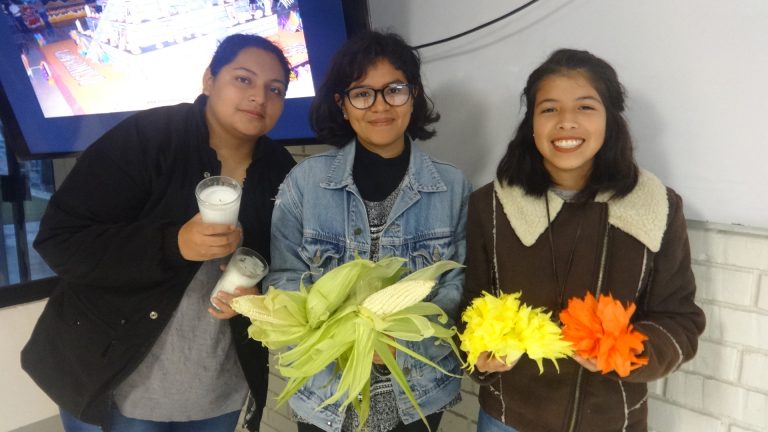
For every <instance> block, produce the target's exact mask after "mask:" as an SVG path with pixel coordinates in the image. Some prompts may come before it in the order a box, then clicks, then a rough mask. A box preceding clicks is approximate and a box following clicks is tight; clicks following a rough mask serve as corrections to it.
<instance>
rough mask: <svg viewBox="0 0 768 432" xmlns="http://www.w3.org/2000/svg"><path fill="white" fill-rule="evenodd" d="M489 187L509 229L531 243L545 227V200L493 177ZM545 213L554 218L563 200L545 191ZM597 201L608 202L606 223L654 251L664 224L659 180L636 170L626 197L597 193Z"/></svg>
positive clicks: (666, 203) (664, 190) (665, 209)
mask: <svg viewBox="0 0 768 432" xmlns="http://www.w3.org/2000/svg"><path fill="white" fill-rule="evenodd" d="M493 188H494V190H495V191H496V196H498V197H499V202H501V207H502V208H503V209H504V214H506V215H507V219H508V220H509V223H510V225H511V226H512V229H513V230H514V231H515V234H517V236H518V237H519V238H520V241H521V242H522V243H523V244H524V245H525V246H531V245H533V244H534V243H536V240H537V239H538V238H539V236H541V234H542V233H543V232H544V231H545V230H546V229H547V218H546V217H542V216H544V215H546V208H545V200H544V199H543V198H539V197H534V196H530V195H527V194H526V193H525V192H524V191H523V189H522V188H520V187H518V186H506V185H504V186H502V185H501V184H500V183H499V181H498V180H494V182H493ZM547 194H548V198H549V212H550V215H551V217H552V219H553V220H554V219H555V217H556V216H557V213H558V212H560V209H561V208H562V207H563V202H564V201H563V199H562V198H560V197H559V196H557V195H556V194H555V193H553V192H552V191H548V192H547ZM595 201H597V202H607V203H608V223H609V224H611V225H613V226H615V227H616V228H618V229H620V230H622V231H624V232H625V233H627V234H629V235H631V236H632V237H634V238H636V239H637V240H639V241H640V242H641V243H643V244H644V245H645V246H646V247H647V248H648V249H650V250H651V251H653V252H658V251H659V248H660V247H661V239H662V237H664V230H665V229H666V226H667V215H668V214H669V201H668V200H667V188H666V187H665V186H664V184H662V183H661V180H659V179H658V178H656V176H654V175H653V174H651V173H649V172H648V171H645V170H642V169H641V170H640V176H639V178H638V181H637V186H635V188H634V189H633V190H632V192H630V193H629V194H628V195H627V196H625V197H622V198H611V194H610V193H600V194H598V195H597V197H595Z"/></svg>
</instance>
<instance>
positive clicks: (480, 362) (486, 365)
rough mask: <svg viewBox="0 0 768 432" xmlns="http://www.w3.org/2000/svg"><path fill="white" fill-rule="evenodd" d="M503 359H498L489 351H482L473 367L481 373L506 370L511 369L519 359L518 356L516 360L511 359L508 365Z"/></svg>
mask: <svg viewBox="0 0 768 432" xmlns="http://www.w3.org/2000/svg"><path fill="white" fill-rule="evenodd" d="M504 360H505V358H504V357H502V358H501V359H499V358H496V357H494V356H492V355H491V352H490V351H483V352H481V353H480V356H479V357H478V358H477V362H476V363H475V367H476V368H477V370H479V371H480V372H482V373H492V372H506V371H508V370H510V369H512V368H513V367H514V366H515V365H516V364H517V361H518V360H520V358H519V357H518V358H517V360H515V361H513V362H512V364H510V365H507V364H506V363H504Z"/></svg>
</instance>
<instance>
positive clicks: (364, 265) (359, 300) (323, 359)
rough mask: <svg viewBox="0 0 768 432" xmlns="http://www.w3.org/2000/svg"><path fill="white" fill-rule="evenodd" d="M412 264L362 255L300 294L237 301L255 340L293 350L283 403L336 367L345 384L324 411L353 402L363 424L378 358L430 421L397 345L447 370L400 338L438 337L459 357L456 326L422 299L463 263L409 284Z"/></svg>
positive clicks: (286, 360) (423, 273) (288, 354)
mask: <svg viewBox="0 0 768 432" xmlns="http://www.w3.org/2000/svg"><path fill="white" fill-rule="evenodd" d="M404 263H405V259H403V258H397V257H392V258H385V259H382V260H380V261H379V262H372V261H369V260H364V259H359V258H358V259H355V260H353V261H350V262H347V263H345V264H343V265H340V266H338V267H336V268H335V269H333V270H331V271H329V272H328V273H326V274H324V275H323V276H322V277H320V278H319V279H318V280H317V281H316V282H315V283H314V284H312V285H310V286H305V285H304V283H303V281H302V282H301V283H300V287H299V291H285V290H281V289H278V288H275V287H270V288H269V290H268V291H267V293H266V294H264V295H258V296H242V297H238V298H235V299H234V300H233V301H232V308H233V309H234V310H235V311H237V312H239V313H241V314H243V315H245V316H247V317H249V318H250V319H251V323H252V324H251V326H250V327H249V329H248V334H249V336H250V337H251V338H253V339H255V340H258V341H260V342H262V343H263V344H264V345H265V346H266V347H268V348H270V349H275V350H279V349H283V348H287V351H285V352H282V353H280V354H279V355H278V370H279V371H280V373H281V374H282V375H283V376H285V377H287V378H288V383H287V385H286V387H285V389H284V390H283V391H282V393H280V395H279V396H278V403H280V404H282V403H284V402H286V401H287V400H288V399H290V397H291V396H292V395H293V394H295V393H296V392H297V391H298V390H299V389H300V388H301V386H302V385H303V384H304V383H305V382H306V381H307V380H308V379H309V378H310V377H312V376H313V375H315V374H316V373H318V372H320V371H321V370H323V369H324V368H326V367H327V366H328V365H330V364H332V363H334V362H335V366H336V368H337V369H338V370H339V371H340V373H341V378H340V381H339V385H338V387H337V389H336V392H335V393H334V394H333V396H331V397H330V398H329V399H328V400H326V401H325V402H324V403H323V405H322V406H326V405H329V404H331V403H334V402H336V401H339V400H342V404H341V408H342V409H344V408H345V407H346V406H347V405H349V404H350V403H351V404H352V406H353V407H354V408H355V410H356V411H357V413H358V416H359V417H360V425H361V427H362V425H364V423H365V419H366V418H367V417H368V413H369V410H370V406H369V404H370V374H371V364H372V359H373V355H374V353H376V354H378V355H379V357H380V358H381V359H382V361H383V362H384V364H385V365H386V366H387V368H389V370H390V372H391V374H392V378H393V379H394V380H395V382H397V384H398V385H400V386H401V387H402V388H403V390H404V392H405V394H406V395H407V396H408V398H409V399H410V401H411V403H412V404H413V406H414V408H415V409H416V411H417V412H418V413H419V415H420V416H421V417H422V420H423V419H424V415H423V414H422V412H421V409H420V408H419V406H418V404H417V403H416V399H415V397H414V395H413V393H412V392H411V390H410V388H409V386H408V383H407V381H406V377H405V375H404V374H403V371H402V370H401V369H400V367H399V366H398V364H397V361H396V360H395V357H394V356H393V355H392V353H391V352H390V347H394V348H396V349H397V350H399V351H400V352H402V353H404V354H407V355H410V356H412V357H414V358H416V359H418V360H419V361H422V362H424V363H426V364H429V365H431V366H433V367H435V368H437V369H439V370H441V371H442V372H444V373H447V372H446V371H444V370H443V369H441V368H440V367H439V366H438V365H436V364H435V363H433V362H432V361H430V360H429V359H427V358H425V357H423V356H421V355H419V354H418V353H416V352H414V351H412V350H410V349H409V348H407V347H405V346H403V345H402V344H401V343H399V342H398V341H397V339H400V340H407V341H421V340H423V339H425V338H428V337H435V338H437V339H439V340H442V341H443V342H445V343H448V344H449V345H450V346H451V347H452V348H453V350H454V353H456V355H457V357H458V349H457V347H456V345H455V344H454V342H453V339H452V336H453V335H454V334H455V332H456V330H455V328H445V327H444V326H443V325H441V324H445V323H447V320H448V317H447V315H446V314H445V312H443V310H442V309H440V307H438V306H437V305H435V304H433V303H427V302H422V300H423V299H424V298H425V297H426V296H427V295H428V294H429V293H430V291H431V290H432V288H433V287H434V285H435V283H436V281H437V279H438V278H439V277H440V275H441V274H442V273H444V272H446V271H449V270H452V269H455V268H459V267H461V265H460V264H458V263H456V262H453V261H440V262H437V263H435V264H433V265H431V266H429V267H426V268H423V269H421V270H418V271H415V272H413V273H411V274H410V275H407V276H406V277H405V278H402V279H401V276H402V274H403V273H404V272H405V271H406V270H405V269H404V267H403V265H404ZM430 317H436V318H437V319H436V321H435V320H430V319H429V318H430ZM358 395H360V396H361V397H360V398H358Z"/></svg>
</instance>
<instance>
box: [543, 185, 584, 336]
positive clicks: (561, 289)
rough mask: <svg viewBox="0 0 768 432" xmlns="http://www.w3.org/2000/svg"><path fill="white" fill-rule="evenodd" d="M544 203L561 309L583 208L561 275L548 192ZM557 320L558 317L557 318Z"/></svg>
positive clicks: (579, 233) (577, 242) (558, 304)
mask: <svg viewBox="0 0 768 432" xmlns="http://www.w3.org/2000/svg"><path fill="white" fill-rule="evenodd" d="M544 204H545V205H546V207H547V234H548V236H547V237H549V251H550V255H551V256H552V272H553V273H554V275H555V284H556V286H557V289H558V292H557V308H558V309H562V308H564V307H565V305H564V304H563V296H564V295H565V284H566V282H568V276H569V275H570V274H571V267H573V256H574V255H575V252H576V245H578V244H579V237H581V226H582V222H584V210H580V214H579V224H578V225H577V226H576V236H575V237H574V239H573V245H571V249H570V251H569V252H568V261H567V263H566V267H565V274H563V275H562V276H561V275H560V272H558V270H557V260H556V259H555V239H554V235H553V234H552V231H553V226H552V217H551V216H550V213H549V192H545V193H544ZM558 321H559V318H558Z"/></svg>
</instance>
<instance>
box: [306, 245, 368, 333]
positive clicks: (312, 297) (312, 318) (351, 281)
mask: <svg viewBox="0 0 768 432" xmlns="http://www.w3.org/2000/svg"><path fill="white" fill-rule="evenodd" d="M374 266H375V264H374V263H373V262H372V261H369V260H364V259H355V260H352V261H349V262H347V263H344V264H342V265H340V266H338V267H336V268H335V269H333V270H331V271H329V272H328V273H326V274H324V275H323V276H322V277H320V279H318V280H317V281H316V282H315V283H314V284H313V285H312V289H310V290H309V294H308V295H307V322H309V325H310V326H312V328H317V327H318V326H319V325H320V324H322V323H323V322H325V321H326V320H327V319H328V317H330V316H331V314H333V313H334V312H335V311H336V308H338V307H339V306H340V305H341V304H342V303H343V302H344V300H346V299H347V297H348V296H349V292H350V291H351V290H352V288H353V287H354V286H355V284H356V283H357V281H358V279H359V278H360V276H361V275H362V274H363V273H364V272H365V271H366V270H370V269H371V268H373V267H374Z"/></svg>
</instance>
